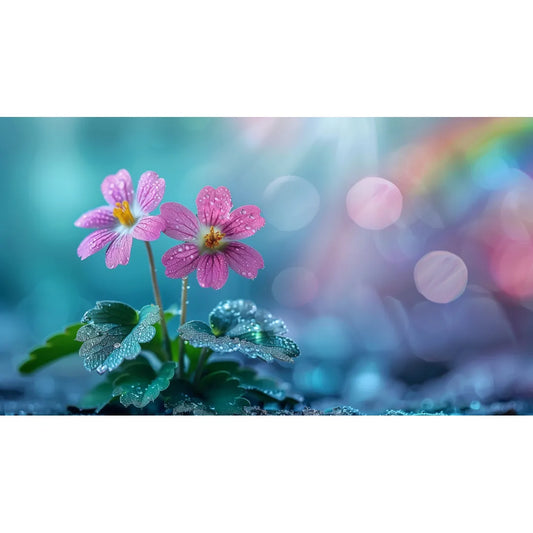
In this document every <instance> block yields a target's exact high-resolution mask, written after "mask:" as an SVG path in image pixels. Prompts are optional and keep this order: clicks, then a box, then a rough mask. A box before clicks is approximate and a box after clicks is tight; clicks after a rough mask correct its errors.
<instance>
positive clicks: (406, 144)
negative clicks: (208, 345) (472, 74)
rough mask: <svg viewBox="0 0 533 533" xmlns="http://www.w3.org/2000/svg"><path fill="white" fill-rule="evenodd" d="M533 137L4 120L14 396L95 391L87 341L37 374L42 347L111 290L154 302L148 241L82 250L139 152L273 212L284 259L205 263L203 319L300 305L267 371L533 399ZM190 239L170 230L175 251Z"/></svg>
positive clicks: (324, 384)
mask: <svg viewBox="0 0 533 533" xmlns="http://www.w3.org/2000/svg"><path fill="white" fill-rule="evenodd" d="M532 147H533V119H522V118H445V119H444V118H354V119H349V118H294V119H292V118H282V119H278V118H236V119H232V118H80V119H72V118H39V119H25V118H14V119H10V118H2V119H0V172H1V183H2V196H1V199H2V206H3V212H4V216H3V223H2V224H0V243H1V246H2V255H1V264H2V266H1V270H2V275H1V277H0V412H2V410H4V411H5V412H9V411H10V410H11V411H13V410H22V411H24V410H26V411H27V412H33V411H38V412H43V413H45V412H60V411H61V409H64V405H65V404H67V403H69V404H74V403H76V401H77V400H78V399H79V397H80V395H81V394H83V393H84V392H85V391H86V390H87V389H88V388H90V387H91V386H93V385H94V384H95V383H97V382H98V381H99V377H98V376H96V375H91V374H89V373H88V372H87V371H85V370H84V369H83V366H82V364H81V361H80V360H79V358H77V357H72V358H69V359H66V360H63V361H60V362H58V363H56V364H53V365H51V366H49V367H48V368H46V369H43V370H41V371H39V372H38V373H36V375H35V376H31V377H23V376H20V375H19V374H18V371H17V367H18V365H19V364H20V363H21V362H22V361H23V360H24V358H25V357H26V354H27V353H28V351H29V350H30V349H31V348H32V347H34V346H35V345H37V344H39V343H41V342H42V341H43V340H44V339H45V338H46V337H48V336H49V335H50V334H52V333H54V332H59V331H61V330H63V328H64V326H65V325H67V324H71V323H75V322H78V321H79V320H80V318H81V316H82V314H83V312H84V311H85V310H86V309H88V308H90V307H92V306H93V304H94V302H95V301H97V300H103V299H106V300H115V299H116V300H122V301H125V302H126V303H129V304H130V305H132V306H134V307H137V308H139V307H141V306H142V305H144V304H146V303H151V302H152V300H153V297H152V292H151V285H150V279H149V272H148V263H147V258H146V254H145V250H144V246H141V244H140V243H139V242H134V246H133V252H132V257H131V260H130V264H129V265H127V266H125V267H118V268H116V269H115V270H108V269H107V268H106V267H105V264H104V253H103V252H99V253H97V254H96V255H94V256H92V257H90V258H88V259H87V260H85V261H83V262H82V261H80V260H79V258H78V257H77V255H76V248H77V246H78V244H79V243H80V241H81V240H82V239H83V238H84V237H85V236H86V235H87V234H88V233H89V231H90V230H83V229H79V228H76V227H74V225H73V223H74V221H75V220H76V219H77V218H78V217H79V216H80V215H81V214H82V213H83V212H85V211H88V210H89V209H92V208H94V207H97V206H99V205H102V204H103V203H104V202H103V199H102V196H101V192H100V183H101V182H102V180H103V178H104V177H105V176H107V175H109V174H113V173H115V172H116V171H117V170H119V169H121V168H126V169H127V170H129V172H130V173H131V175H132V178H133V182H134V185H135V186H136V183H137V181H138V178H139V176H140V175H141V173H142V172H144V171H145V170H153V171H155V172H157V173H158V174H159V175H160V176H161V177H163V178H165V180H166V185H167V188H166V193H165V199H164V201H176V202H179V203H182V204H184V205H186V206H187V207H189V208H190V209H191V210H193V211H196V209H195V199H196V195H197V194H198V191H199V190H200V189H201V188H202V187H203V186H205V185H212V186H214V187H217V186H220V185H225V186H227V187H228V188H229V189H230V191H231V193H232V196H233V203H234V206H235V207H237V206H239V205H245V204H256V205H258V206H259V207H260V208H261V210H262V211H263V214H264V217H265V219H266V225H265V227H264V228H263V229H262V230H260V231H259V232H258V233H257V234H256V235H254V236H253V237H251V238H249V239H247V240H246V243H247V244H249V245H251V246H253V247H254V248H256V249H257V250H258V251H260V252H261V254H262V255H263V257H264V260H265V269H264V270H262V271H260V273H259V276H258V277H257V279H256V280H254V281H249V280H246V279H244V278H242V277H240V276H238V275H237V274H236V273H234V272H231V273H230V277H229V281H228V283H227V284H226V285H225V286H224V287H223V289H221V290H220V291H214V290H211V289H201V288H200V287H199V286H198V284H197V281H196V278H195V276H193V277H192V278H191V282H190V285H191V290H190V305H189V311H188V318H189V319H199V320H204V321H207V315H208V313H209V311H210V310H211V309H212V308H213V307H214V306H215V305H216V304H217V303H218V302H219V301H220V300H224V299H236V298H250V299H252V300H254V301H255V302H256V303H257V304H258V306H259V307H263V308H266V309H268V310H270V311H271V312H272V313H274V314H275V315H278V316H279V317H281V318H283V319H284V320H285V321H286V323H287V325H288V327H289V335H290V337H291V338H293V339H294V340H296V342H298V344H299V345H300V347H301V349H302V354H301V356H300V357H299V358H298V359H297V361H296V363H295V365H294V366H293V367H291V368H286V367H284V366H282V365H277V364H273V365H266V364H261V365H258V369H260V370H261V371H262V372H263V374H265V375H275V376H279V377H281V378H282V379H284V380H285V381H287V382H288V383H291V384H292V387H293V389H294V390H295V391H297V392H299V393H301V394H302V395H303V396H304V397H305V399H306V402H307V404H308V405H311V406H312V407H315V408H317V409H328V408H331V407H333V406H338V405H350V406H352V407H354V408H356V409H359V410H360V411H361V412H365V413H383V412H387V411H388V410H400V409H402V410H408V411H412V410H415V411H425V412H440V411H442V412H446V413H458V414H459V413H467V414H483V413H498V412H502V413H507V412H509V413H513V412H518V413H530V412H531V405H532V400H533V354H532V346H533V209H532V206H533V181H532V179H531V177H530V176H532V175H533V150H532ZM175 242H176V241H173V240H172V239H170V238H168V237H166V236H163V237H162V238H161V239H160V240H159V241H157V242H156V243H154V253H155V255H156V261H157V263H158V264H160V257H161V255H162V254H163V253H164V252H165V251H166V250H167V249H168V248H169V247H170V246H173V245H174V244H175ZM163 272H164V270H163V267H162V266H161V267H160V268H159V282H160V285H161V289H162V294H163V300H164V303H165V305H166V306H170V305H171V304H172V303H177V302H178V300H179V294H180V283H179V282H178V281H177V280H169V279H166V278H165V277H164V275H163ZM176 327H177V324H174V323H172V324H171V331H173V332H175V330H176ZM21 406H22V407H21Z"/></svg>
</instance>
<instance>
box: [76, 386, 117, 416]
mask: <svg viewBox="0 0 533 533" xmlns="http://www.w3.org/2000/svg"><path fill="white" fill-rule="evenodd" d="M113 389H114V387H113V383H111V382H110V381H104V382H103V383H100V384H98V385H97V386H96V387H94V388H93V389H91V390H90V391H89V392H88V393H87V394H86V395H85V396H84V397H83V398H82V399H81V400H80V404H79V406H78V407H79V408H80V409H96V412H97V413H98V412H99V411H101V410H102V409H103V408H104V407H105V406H106V405H107V404H108V403H109V402H110V401H111V400H112V399H113V398H114V397H115V396H114V395H113Z"/></svg>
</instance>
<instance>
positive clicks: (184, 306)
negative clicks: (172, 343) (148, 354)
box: [178, 276, 189, 378]
mask: <svg viewBox="0 0 533 533" xmlns="http://www.w3.org/2000/svg"><path fill="white" fill-rule="evenodd" d="M188 288H189V285H188V278H187V276H185V277H184V278H182V280H181V315H180V326H183V324H185V321H186V320H187V290H188ZM178 365H179V376H180V378H182V377H183V376H184V374H185V342H184V340H183V339H182V338H181V336H180V343H179V352H178Z"/></svg>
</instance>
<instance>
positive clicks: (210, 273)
mask: <svg viewBox="0 0 533 533" xmlns="http://www.w3.org/2000/svg"><path fill="white" fill-rule="evenodd" d="M228 273H229V272H228V263H226V259H225V258H224V254H223V253H222V252H217V253H216V254H205V255H202V256H200V261H199V262H198V271H197V272H196V276H197V277H198V283H199V284H200V286H201V287H204V288H207V287H211V288H212V289H221V288H222V287H223V286H224V284H225V283H226V281H227V279H228Z"/></svg>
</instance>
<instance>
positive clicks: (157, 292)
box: [144, 241, 172, 361]
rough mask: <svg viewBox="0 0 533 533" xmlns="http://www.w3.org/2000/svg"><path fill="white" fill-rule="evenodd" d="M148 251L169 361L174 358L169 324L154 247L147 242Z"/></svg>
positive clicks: (153, 286)
mask: <svg viewBox="0 0 533 533" xmlns="http://www.w3.org/2000/svg"><path fill="white" fill-rule="evenodd" d="M144 244H146V251H147V252H148V261H149V262H150V274H151V276H152V288H153V289H154V298H155V303H156V304H157V306H158V307H159V317H160V318H161V331H162V332H163V341H164V343H165V352H166V357H167V361H170V360H171V358H172V348H171V345H170V337H169V336H168V330H167V323H166V321H165V311H164V309H163V303H162V302H161V293H160V292H159V285H158V284H157V276H156V274H155V263H154V254H153V253H152V247H151V246H150V243H149V242H148V241H145V242H144Z"/></svg>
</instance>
